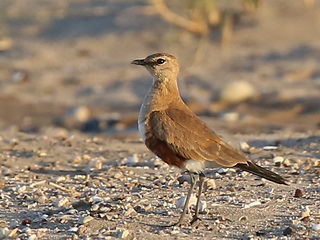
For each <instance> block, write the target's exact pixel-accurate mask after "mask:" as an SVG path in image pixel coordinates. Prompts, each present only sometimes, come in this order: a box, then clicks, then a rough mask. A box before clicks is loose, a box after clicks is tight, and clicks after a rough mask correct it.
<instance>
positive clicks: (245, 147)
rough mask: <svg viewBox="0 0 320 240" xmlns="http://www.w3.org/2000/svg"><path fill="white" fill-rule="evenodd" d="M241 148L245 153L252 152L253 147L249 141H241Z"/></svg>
mask: <svg viewBox="0 0 320 240" xmlns="http://www.w3.org/2000/svg"><path fill="white" fill-rule="evenodd" d="M239 147H240V150H241V151H242V152H244V153H251V151H252V147H250V145H249V144H248V143H247V142H240V143H239Z"/></svg>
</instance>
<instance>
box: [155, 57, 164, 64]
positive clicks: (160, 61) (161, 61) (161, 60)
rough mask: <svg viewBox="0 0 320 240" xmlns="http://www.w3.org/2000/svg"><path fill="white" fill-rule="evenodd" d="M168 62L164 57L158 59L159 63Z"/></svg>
mask: <svg viewBox="0 0 320 240" xmlns="http://www.w3.org/2000/svg"><path fill="white" fill-rule="evenodd" d="M165 62H166V60H164V59H163V58H159V59H158V60H157V64H164V63H165Z"/></svg>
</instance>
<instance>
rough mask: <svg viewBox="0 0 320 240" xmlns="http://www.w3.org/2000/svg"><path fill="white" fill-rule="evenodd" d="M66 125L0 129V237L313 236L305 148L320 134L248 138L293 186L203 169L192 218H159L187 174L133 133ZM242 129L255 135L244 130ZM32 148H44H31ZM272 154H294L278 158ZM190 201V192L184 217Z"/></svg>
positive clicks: (312, 149) (317, 215)
mask: <svg viewBox="0 0 320 240" xmlns="http://www.w3.org/2000/svg"><path fill="white" fill-rule="evenodd" d="M68 135H69V136H71V137H68V138H57V137H43V136H36V135H29V134H22V133H17V132H12V133H11V134H8V133H7V132H6V134H1V136H2V137H1V138H0V139H1V140H0V141H1V146H2V149H3V150H2V151H1V153H0V159H1V161H2V162H3V164H2V170H1V171H2V172H3V173H4V174H3V179H2V181H3V183H2V184H3V185H2V187H1V188H0V199H1V201H0V204H1V209H2V210H1V209H0V219H1V220H0V239H5V238H9V237H11V238H17V239H61V238H65V239H68V238H69V239H77V238H78V239H87V238H89V237H90V238H92V239H108V238H112V237H115V238H120V239H123V238H128V239H131V238H132V239H134V238H137V239H174V238H177V237H178V238H187V237H188V236H193V237H194V238H201V239H223V237H225V238H243V237H247V238H251V239H255V238H257V237H259V236H260V237H262V236H263V237H264V238H281V237H285V236H291V238H292V239H301V238H302V237H304V236H308V237H309V238H310V239H316V237H317V236H319V222H320V212H319V209H320V202H319V187H320V185H319V184H320V183H319V182H320V181H319V167H318V166H317V165H315V164H316V161H315V160H316V159H314V158H311V157H310V155H311V154H313V153H314V154H316V153H317V151H318V147H319V145H320V141H319V139H318V140H317V139H314V138H313V139H312V141H309V140H308V137H307V138H296V139H297V140H296V142H295V143H294V144H292V142H291V143H290V145H288V144H286V143H283V144H282V145H279V146H278V148H277V149H265V148H264V146H267V145H266V144H263V145H254V144H253V145H252V147H254V149H255V150H254V151H253V152H252V153H251V154H250V155H249V157H250V158H252V159H255V161H257V162H258V163H259V164H260V165H262V166H266V167H267V168H269V169H271V170H274V171H276V172H278V173H279V174H281V175H283V176H284V177H286V178H288V179H289V180H290V183H291V185H290V186H283V185H277V184H273V183H270V182H267V181H264V180H263V181H261V179H259V178H257V177H255V176H253V175H251V174H248V173H243V172H239V171H237V170H235V169H227V168H223V169H213V170H210V169H209V170H208V171H207V172H206V175H207V178H206V180H205V185H204V192H203V196H202V199H201V204H200V212H201V215H200V217H201V218H202V221H200V222H199V225H198V226H196V227H190V226H189V225H188V224H186V225H184V226H182V227H181V228H176V227H169V228H162V227H161V226H164V225H168V224H171V223H174V222H176V221H177V220H178V218H179V216H180V214H181V211H182V210H181V208H182V207H183V204H184V201H185V196H186V194H187V191H188V189H189V186H190V183H189V182H190V177H189V176H188V174H182V175H181V173H180V172H179V171H178V170H176V169H174V168H170V167H168V166H167V165H166V164H164V163H163V162H162V161H160V160H159V159H157V158H155V157H154V155H152V154H151V153H149V151H148V150H147V149H146V148H145V147H144V145H143V144H142V143H141V142H140V141H120V140H115V139H109V138H104V137H91V138H88V137H87V136H86V135H81V134H71V133H69V134H68ZM278 135H279V134H278ZM274 136H275V135H271V136H268V135H265V136H263V138H265V139H267V138H271V137H274ZM248 137H250V138H251V139H253V138H254V136H252V135H250V136H246V135H243V136H241V138H243V139H246V138H248ZM259 137H261V136H259ZM12 143H14V144H12ZM39 149H46V152H47V155H46V156H44V155H39V154H36V153H37V151H38V150H39ZM306 149H308V152H305V155H303V152H304V151H305V150H306ZM276 156H284V158H285V159H290V162H291V164H289V165H283V164H281V165H275V164H274V158H275V157H276ZM296 156H297V157H296ZM88 166H90V171H87V169H88ZM302 189H303V190H302ZM195 204H196V192H194V194H193V195H192V197H191V200H190V208H189V214H188V219H189V220H190V219H191V214H192V213H193V212H194V206H195ZM235 228H236V229H239V230H238V231H237V232H235V231H233V230H234V229H235Z"/></svg>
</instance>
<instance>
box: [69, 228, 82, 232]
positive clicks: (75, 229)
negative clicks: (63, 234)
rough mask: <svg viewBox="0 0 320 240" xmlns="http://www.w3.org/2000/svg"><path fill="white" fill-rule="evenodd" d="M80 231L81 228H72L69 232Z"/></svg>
mask: <svg viewBox="0 0 320 240" xmlns="http://www.w3.org/2000/svg"><path fill="white" fill-rule="evenodd" d="M78 229H79V228H77V227H70V228H69V229H68V232H78Z"/></svg>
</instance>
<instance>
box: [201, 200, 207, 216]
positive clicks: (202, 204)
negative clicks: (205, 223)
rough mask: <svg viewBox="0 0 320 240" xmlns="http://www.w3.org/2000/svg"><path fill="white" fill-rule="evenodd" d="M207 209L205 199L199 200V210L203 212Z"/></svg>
mask: <svg viewBox="0 0 320 240" xmlns="http://www.w3.org/2000/svg"><path fill="white" fill-rule="evenodd" d="M206 210H207V202H206V201H200V205H199V212H200V213H204V212H205V211H206Z"/></svg>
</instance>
